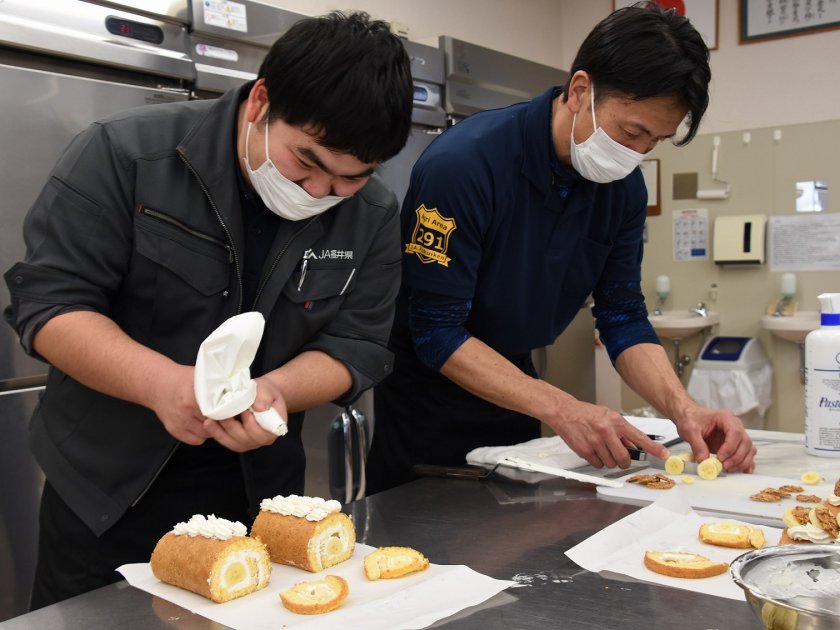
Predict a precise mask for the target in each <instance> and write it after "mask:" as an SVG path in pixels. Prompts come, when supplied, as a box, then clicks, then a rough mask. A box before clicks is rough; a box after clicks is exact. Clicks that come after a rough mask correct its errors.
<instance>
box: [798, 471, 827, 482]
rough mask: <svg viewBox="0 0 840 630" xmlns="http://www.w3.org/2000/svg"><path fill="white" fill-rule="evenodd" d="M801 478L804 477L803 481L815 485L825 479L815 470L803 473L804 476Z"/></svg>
mask: <svg viewBox="0 0 840 630" xmlns="http://www.w3.org/2000/svg"><path fill="white" fill-rule="evenodd" d="M800 479H802V483H804V484H807V485H809V486H815V485H817V484H819V483H822V482H823V481H825V480H824V479H823V476H822V475H821V474H820V473H818V472H816V471H814V470H811V471H808V472H806V473H802V477H800Z"/></svg>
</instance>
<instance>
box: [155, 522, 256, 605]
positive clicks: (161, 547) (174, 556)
mask: <svg viewBox="0 0 840 630" xmlns="http://www.w3.org/2000/svg"><path fill="white" fill-rule="evenodd" d="M151 568H152V573H153V574H154V575H155V577H156V578H158V579H159V580H160V581H161V582H166V583H167V584H172V585H174V586H178V587H180V588H183V589H186V590H188V591H192V592H193V593H198V594H199V595H203V596H204V597H206V598H208V599H210V600H212V601H214V602H217V603H221V602H227V601H230V600H231V599H235V598H237V597H242V596H243V595H248V594H249V593H253V592H254V591H257V590H259V589H262V588H265V587H266V586H268V580H269V577H270V576H271V562H270V561H269V558H268V551H267V550H266V548H265V545H263V544H262V543H261V542H260V541H259V540H255V539H254V538H249V537H248V536H246V529H245V526H244V525H243V524H242V523H240V522H238V521H236V522H232V521H229V520H227V519H224V518H216V516H214V515H212V514H211V515H210V516H203V515H201V514H196V515H194V516H193V517H192V518H190V520H189V521H186V522H183V523H178V524H177V525H175V527H174V528H173V529H172V531H170V532H167V533H166V534H165V535H164V536H163V538H161V539H160V540H159V541H158V543H157V545H156V546H155V549H154V551H153V552H152V559H151Z"/></svg>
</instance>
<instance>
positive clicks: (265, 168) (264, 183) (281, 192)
mask: <svg viewBox="0 0 840 630" xmlns="http://www.w3.org/2000/svg"><path fill="white" fill-rule="evenodd" d="M251 126H252V123H248V131H247V133H246V134H245V170H247V171H248V177H250V178H251V184H252V185H253V187H254V190H256V191H257V194H258V195H259V196H260V198H261V199H262V200H263V203H264V204H265V205H266V206H267V207H268V209H269V210H271V211H272V212H273V213H274V214H276V215H278V216H280V217H283V218H284V219H288V220H289V221H300V220H301V219H308V218H309V217H314V216H315V215H318V214H322V213H324V212H326V211H327V210H329V209H330V208H332V207H333V206H334V205H335V204H337V203H339V202H340V201H343V200H344V199H346V197H339V196H337V195H327V196H326V197H321V198H320V199H319V198H318V197H313V196H312V195H310V194H309V193H308V192H306V191H305V190H304V189H303V188H301V187H300V186H298V185H297V184H295V183H294V182H293V181H292V180H290V179H288V178H287V177H285V176H284V175H283V173H281V172H280V169H278V168H277V167H276V166H274V163H273V162H272V161H271V158H270V157H268V123H267V122H266V124H265V162H263V163H262V164H261V165H260V167H259V168H258V169H257V170H256V171H255V170H253V169H252V168H251V163H250V162H249V161H248V139H249V138H250V136H251Z"/></svg>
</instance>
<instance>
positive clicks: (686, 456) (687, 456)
mask: <svg viewBox="0 0 840 630" xmlns="http://www.w3.org/2000/svg"><path fill="white" fill-rule="evenodd" d="M677 457H679V458H680V459H682V460H684V461H686V462H693V461H694V453H692V452H691V451H683V452H682V453H677Z"/></svg>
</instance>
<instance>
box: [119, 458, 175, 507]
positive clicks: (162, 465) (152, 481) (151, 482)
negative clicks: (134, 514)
mask: <svg viewBox="0 0 840 630" xmlns="http://www.w3.org/2000/svg"><path fill="white" fill-rule="evenodd" d="M179 444H180V442H175V446H173V447H172V450H171V451H169V455H167V456H166V459H165V460H163V463H162V464H161V465H160V466H158V469H157V470H156V471H155V474H154V475H153V476H152V478H151V479H150V480H149V483H147V484H146V485H145V487H144V488H143V490H142V491H141V492H140V494H139V495H138V496H137V498H136V499H134V501H132V502H131V507H134V506H135V505H137V504H138V503H140V499H142V498H143V497H144V496H146V493H147V492H148V491H149V488H151V487H152V484H153V483H154V482H155V481H157V478H158V477H160V473H162V472H163V469H164V468H165V467H166V465H167V464H168V463H169V460H170V459H172V456H173V455H174V454H175V451H176V450H177V449H178V445H179Z"/></svg>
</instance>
